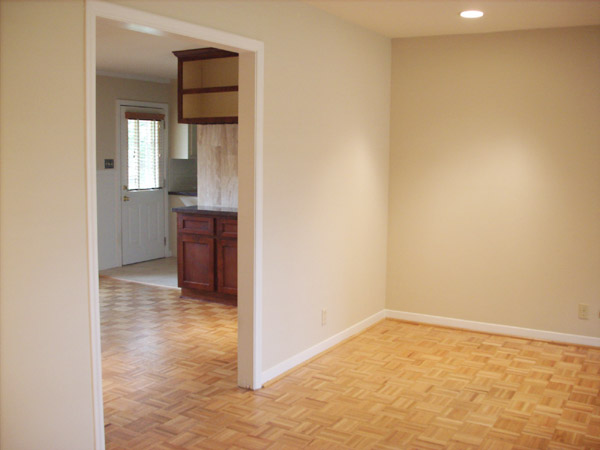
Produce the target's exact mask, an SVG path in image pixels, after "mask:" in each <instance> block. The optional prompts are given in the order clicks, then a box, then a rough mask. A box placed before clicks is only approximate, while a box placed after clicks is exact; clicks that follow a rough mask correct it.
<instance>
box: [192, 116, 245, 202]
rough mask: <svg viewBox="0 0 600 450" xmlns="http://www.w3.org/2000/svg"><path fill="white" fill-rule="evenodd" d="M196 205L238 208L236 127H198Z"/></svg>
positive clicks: (235, 125)
mask: <svg viewBox="0 0 600 450" xmlns="http://www.w3.org/2000/svg"><path fill="white" fill-rule="evenodd" d="M197 130H198V132H197V136H198V204H199V205H203V206H225V207H231V208H237V206H238V126H237V124H232V125H197Z"/></svg>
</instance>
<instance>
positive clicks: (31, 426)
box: [0, 0, 390, 449]
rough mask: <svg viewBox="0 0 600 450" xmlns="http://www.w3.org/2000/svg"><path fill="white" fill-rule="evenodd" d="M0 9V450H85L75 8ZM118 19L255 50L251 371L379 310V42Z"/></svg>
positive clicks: (382, 216) (281, 14)
mask: <svg viewBox="0 0 600 450" xmlns="http://www.w3.org/2000/svg"><path fill="white" fill-rule="evenodd" d="M1 4H2V11H1V13H2V14H1V16H2V17H1V20H2V22H1V33H2V34H1V37H2V39H1V46H2V47H1V52H2V68H1V70H2V73H1V82H2V85H1V94H2V104H1V109H0V112H1V117H0V126H1V129H0V136H1V143H2V149H1V152H2V153H1V160H0V162H1V169H0V170H1V177H2V178H1V187H2V190H1V194H0V195H1V197H0V200H1V202H0V207H1V219H0V220H1V228H0V256H1V258H0V267H1V270H2V272H1V273H0V276H1V281H2V282H1V286H0V293H1V295H2V298H1V312H2V315H1V318H0V320H1V321H0V330H1V333H2V335H1V338H2V339H1V343H0V345H1V357H2V362H1V364H0V366H1V369H0V370H1V378H0V388H1V393H2V395H1V400H0V407H1V439H2V441H1V444H2V445H1V446H2V448H7V449H8V448H10V449H20V448H27V449H29V448H61V449H88V448H91V447H92V446H93V444H92V435H91V434H92V405H91V398H92V394H91V373H90V366H91V359H90V338H89V333H90V329H89V320H88V302H89V299H88V295H87V282H86V268H87V255H86V215H85V212H86V204H85V192H86V182H85V169H84V167H85V162H84V157H85V140H84V130H85V123H84V117H85V99H84V92H85V86H84V80H85V74H84V54H85V52H84V8H83V2H82V1H74V0H70V1H65V2H58V1H53V2H50V3H46V2H27V1H19V2H2V3H1ZM130 6H133V7H137V8H141V9H146V10H150V11H152V12H156V13H159V14H163V15H166V16H171V17H176V18H178V19H182V20H186V21H191V22H196V23H199V24H201V25H206V26H210V27H213V28H218V29H223V30H226V31H231V32H234V33H238V34H240V35H243V36H248V37H252V38H255V39H259V40H262V41H264V42H265V48H266V52H265V60H266V67H265V69H266V73H265V83H266V84H265V147H264V188H265V195H264V208H265V210H264V227H265V229H264V248H263V250H264V286H263V290H264V315H263V326H264V328H265V333H264V335H263V368H264V369H268V368H269V367H271V366H273V365H274V364H277V363H279V362H281V361H282V360H284V359H286V358H288V357H290V356H292V355H294V354H296V353H298V352H300V351H302V350H305V349H306V348H308V347H310V346H311V345H314V344H316V343H318V342H320V341H321V340H323V339H325V338H327V337H329V336H332V335H334V334H336V333H338V332H339V331H341V330H343V329H345V328H347V327H348V326H350V325H352V324H354V323H356V322H358V321H360V320H362V319H364V318H366V317H367V316H369V315H371V314H373V313H376V312H378V311H380V310H381V309H382V308H383V307H384V301H385V298H384V294H385V255H386V230H387V203H388V202H387V191H388V189H387V187H388V186H387V173H388V150H389V138H388V136H389V77H390V75H389V73H390V44H389V40H388V39H385V38H382V37H378V36H376V35H374V34H372V33H370V32H366V31H363V30H360V29H359V28H357V27H354V26H351V25H348V24H345V23H343V22H342V21H340V20H337V19H334V18H332V17H330V16H328V15H327V14H325V13H323V12H320V11H318V10H315V9H314V8H311V7H310V6H308V5H304V4H298V3H287V2H286V3H283V4H279V3H272V2H265V3H255V2H248V3H236V4H231V3H228V2H219V3H213V2H209V3H201V2H188V1H182V2H174V1H148V2H133V3H130ZM40 64H41V65H42V66H43V67H44V76H43V77H39V73H38V72H35V71H34V70H32V67H40ZM49 118H50V119H51V120H49ZM33 124H35V126H36V131H37V132H35V133H34V132H32V126H33ZM240 134H241V132H240ZM240 161H245V163H248V161H246V160H244V159H243V157H242V156H241V155H240ZM23 174H27V175H28V176H27V177H25V176H23ZM31 180H35V183H33V182H32V181H31ZM243 181H244V180H242V179H241V178H240V186H241V185H242V182H243ZM244 183H245V181H244ZM245 186H248V184H245ZM248 192H249V191H246V192H244V193H243V195H241V196H240V198H245V197H244V196H246V195H247V194H248ZM240 210H242V207H240ZM240 239H242V236H241V237H240ZM240 278H241V279H242V280H244V283H246V284H247V283H248V279H247V278H248V277H247V276H246V274H240ZM321 308H327V309H328V320H329V323H328V324H327V326H325V327H321V324H320V310H321ZM240 326H245V324H241V325H240ZM32 430H33V431H32Z"/></svg>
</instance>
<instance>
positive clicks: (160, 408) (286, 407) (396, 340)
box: [101, 278, 600, 449]
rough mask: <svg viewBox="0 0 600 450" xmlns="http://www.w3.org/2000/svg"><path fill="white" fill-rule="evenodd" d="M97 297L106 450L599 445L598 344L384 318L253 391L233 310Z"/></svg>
mask: <svg viewBox="0 0 600 450" xmlns="http://www.w3.org/2000/svg"><path fill="white" fill-rule="evenodd" d="M101 299H102V311H101V312H102V345H103V352H102V353H103V372H104V403H105V420H106V441H107V448H109V449H176V448H190V449H191V448H217V449H219V448H228V449H229V448H232V449H233V448H243V449H262V448H278V449H279V448H281V449H285V448H290V449H292V448H313V449H343V448H375V449H445V448H448V449H544V448H547V449H571V448H573V449H581V448H587V449H598V448H600V349H592V348H583V347H577V346H571V345H558V344H551V343H545V342H539V341H530V340H526V339H516V338H509V337H501V336H492V335H486V334H482V333H473V332H467V331H458V330H451V329H445V328H440V327H434V326H427V325H419V324H412V323H405V322H399V321H393V320H385V321H382V322H380V323H378V324H377V325H375V326H373V327H371V328H370V329H369V330H367V331H365V332H363V333H361V334H360V335H358V336H356V337H355V338H353V339H352V340H350V341H347V342H345V343H343V344H341V345H339V346H337V347H335V348H334V349H332V350H331V351H329V352H328V353H325V354H323V355H321V356H319V357H317V358H315V359H313V360H312V361H310V362H308V363H307V364H305V365H303V366H301V367H299V368H298V369H296V370H294V371H293V372H291V373H290V374H288V375H286V376H284V377H282V378H280V379H279V380H276V381H274V382H273V383H271V384H269V385H268V386H267V387H266V388H264V389H262V390H260V391H257V392H248V391H243V390H241V389H239V388H237V387H236V384H235V383H236V375H235V372H236V310H235V308H233V307H229V306H223V305H218V304H211V303H203V302H199V301H196V300H183V299H179V298H178V297H177V291H176V290H171V289H160V288H154V287H146V286H143V285H138V284H133V283H127V282H122V281H117V280H112V279H108V278H102V279H101Z"/></svg>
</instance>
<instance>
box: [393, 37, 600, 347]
mask: <svg viewBox="0 0 600 450" xmlns="http://www.w3.org/2000/svg"><path fill="white" fill-rule="evenodd" d="M599 123H600V28H598V27H596V28H579V29H577V28H573V29H557V30H540V31H526V32H510V33H497V34H487V35H469V36H454V37H435V38H418V39H403V40H394V41H393V71H392V119H391V129H392V133H391V169H390V174H391V175H390V179H391V188H390V226H389V253H388V255H389V259H388V292H387V307H388V308H390V309H395V310H402V311H410V312H416V313H423V314H432V315H439V316H447V317H454V318H460V319H467V320H475V321H483V322H492V323H498V324H504V325H513V326H520V327H528V328H535V329H541V330H550V331H556V332H564V333H573V334H580V335H587V336H596V337H597V336H600V321H599V320H598V311H599V310H600V277H599V276H598V274H600V207H599V202H600V200H599V199H600V176H599V174H600V127H599V126H598V124H599ZM578 303H586V304H589V305H590V314H591V316H592V318H591V319H590V320H578V318H577V304H578Z"/></svg>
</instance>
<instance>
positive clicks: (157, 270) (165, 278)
mask: <svg viewBox="0 0 600 450" xmlns="http://www.w3.org/2000/svg"><path fill="white" fill-rule="evenodd" d="M100 275H104V276H107V277H111V278H116V279H118V280H125V281H135V282H137V283H144V284H151V285H154V286H166V287H177V258H175V257H172V258H160V259H154V260H152V261H144V262H141V263H137V264H129V265H127V266H122V267H115V268H112V269H106V270H101V271H100Z"/></svg>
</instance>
